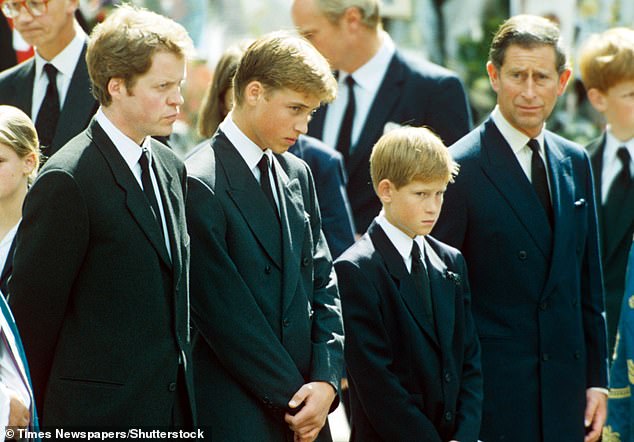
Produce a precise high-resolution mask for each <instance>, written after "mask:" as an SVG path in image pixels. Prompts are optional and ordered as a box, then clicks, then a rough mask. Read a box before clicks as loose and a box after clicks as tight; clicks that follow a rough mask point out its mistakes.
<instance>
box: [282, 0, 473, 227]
mask: <svg viewBox="0 0 634 442" xmlns="http://www.w3.org/2000/svg"><path fill="white" fill-rule="evenodd" d="M379 4H380V1H379V0H294V1H293V6H292V10H291V14H292V17H293V22H294V23H295V26H297V28H298V30H299V31H300V32H301V34H302V35H303V36H304V37H306V38H307V39H308V40H309V41H310V42H311V43H312V44H313V45H315V47H316V48H317V49H318V50H319V51H320V52H321V53H322V55H323V56H324V57H326V59H327V60H328V61H329V62H330V64H331V66H332V68H333V69H336V70H338V71H339V73H338V82H339V94H338V96H337V98H336V99H335V100H334V101H333V102H332V103H331V104H329V105H328V106H325V107H322V108H321V109H319V110H318V111H317V112H316V114H315V117H314V118H313V120H312V122H311V124H310V127H309V129H310V130H309V135H312V136H314V137H316V138H319V139H321V140H322V141H324V142H325V143H326V144H327V145H329V146H331V147H333V148H335V149H337V150H338V151H340V152H341V153H342V155H343V156H344V160H345V163H346V170H347V172H348V186H347V188H348V196H349V198H350V205H351V208H352V214H353V216H354V223H355V228H356V232H357V233H358V234H362V233H363V232H365V230H366V229H367V228H368V226H369V225H370V222H371V221H372V219H373V218H374V217H375V216H376V214H377V213H378V211H379V209H380V206H381V204H380V202H379V199H378V198H377V196H376V194H375V193H374V190H373V189H372V185H371V184H370V183H371V179H370V169H369V160H370V152H371V151H372V146H373V145H374V143H376V141H377V140H378V139H379V137H380V136H381V135H383V133H384V132H385V131H386V129H389V128H391V127H395V126H397V125H406V124H407V125H415V126H422V125H425V126H428V127H430V128H431V129H432V130H433V131H434V132H435V133H437V134H438V135H439V136H440V138H441V139H442V140H443V142H445V144H451V143H453V142H454V141H456V140H458V139H459V138H460V137H461V136H463V135H464V134H466V133H467V132H468V131H469V129H470V128H471V113H470V110H469V104H468V100H467V96H466V93H465V91H464V88H463V85H462V83H461V81H460V79H459V78H458V77H457V76H456V74H455V73H453V72H451V71H449V70H447V69H445V68H443V67H441V66H438V65H435V64H433V63H431V62H429V61H426V60H420V61H418V60H416V61H415V60H412V59H409V58H407V57H405V56H404V55H403V54H402V53H401V52H400V51H399V50H397V49H396V47H395V45H394V42H393V41H392V40H391V39H390V36H389V35H388V34H387V33H386V32H384V31H383V28H382V25H381V14H380V12H381V11H380V8H379Z"/></svg>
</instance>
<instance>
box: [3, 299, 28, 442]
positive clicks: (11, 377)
mask: <svg viewBox="0 0 634 442" xmlns="http://www.w3.org/2000/svg"><path fill="white" fill-rule="evenodd" d="M0 296H2V297H4V294H3V293H2V292H0ZM0 328H1V329H2V331H3V332H4V334H5V336H6V338H7V341H8V342H9V345H10V346H12V349H9V348H7V347H6V346H5V345H4V341H3V340H0V437H1V438H2V440H4V436H5V430H6V427H7V425H8V424H9V413H10V410H11V407H10V404H11V395H10V393H11V392H12V393H14V394H17V396H18V398H19V399H20V400H21V401H22V403H23V404H24V405H25V406H26V408H31V394H30V391H29V387H28V385H27V384H25V382H26V371H25V369H24V366H23V365H22V359H21V358H20V355H19V354H18V352H17V345H16V342H15V336H13V332H12V331H11V328H10V327H9V324H8V323H7V320H6V319H5V317H4V315H2V314H0ZM9 351H13V356H11V354H9V353H8V352H9ZM14 360H15V362H17V363H18V364H19V367H18V366H16V364H15V362H14Z"/></svg>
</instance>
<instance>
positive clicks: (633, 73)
mask: <svg viewBox="0 0 634 442" xmlns="http://www.w3.org/2000/svg"><path fill="white" fill-rule="evenodd" d="M579 70H580V71H581V78H582V80H583V84H584V86H585V87H586V89H593V88H594V89H598V90H599V91H601V92H607V91H608V89H610V88H611V87H613V86H616V85H617V84H618V83H621V82H623V81H630V80H634V30H633V29H629V28H613V29H608V30H607V31H605V32H603V33H601V34H593V35H591V36H590V38H589V39H588V40H587V41H586V42H585V44H584V45H583V47H582V49H581V56H580V59H579Z"/></svg>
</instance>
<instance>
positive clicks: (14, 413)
mask: <svg viewBox="0 0 634 442" xmlns="http://www.w3.org/2000/svg"><path fill="white" fill-rule="evenodd" d="M9 391H10V390H9ZM10 398H11V401H10V403H9V423H8V424H7V428H13V429H18V428H26V427H27V426H28V425H29V421H30V420H31V413H30V412H29V409H28V408H26V406H25V405H24V403H23V402H22V400H20V399H19V398H18V395H17V394H16V393H15V392H13V391H10Z"/></svg>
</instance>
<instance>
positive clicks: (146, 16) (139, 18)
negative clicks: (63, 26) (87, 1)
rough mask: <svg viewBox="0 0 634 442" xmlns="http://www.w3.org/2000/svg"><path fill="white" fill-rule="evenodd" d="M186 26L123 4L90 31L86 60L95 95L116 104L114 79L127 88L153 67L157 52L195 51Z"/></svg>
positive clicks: (181, 54) (185, 53) (180, 54)
mask: <svg viewBox="0 0 634 442" xmlns="http://www.w3.org/2000/svg"><path fill="white" fill-rule="evenodd" d="M193 48H194V45H193V43H192V40H191V38H190V37H189V35H188V34H187V31H186V30H185V28H184V27H183V26H181V25H179V24H178V23H176V22H175V21H173V20H171V19H169V18H167V17H164V16H162V15H159V14H156V13H154V12H150V11H148V10H145V9H141V8H137V7H133V6H130V5H122V6H119V7H118V8H117V9H115V11H114V12H113V13H112V14H111V15H109V16H108V18H106V19H105V20H104V21H103V22H102V23H100V24H98V25H97V26H95V28H94V29H93V31H92V33H91V34H90V40H89V42H88V49H87V51H86V63H87V65H88V74H89V75H90V80H91V82H92V93H93V95H94V97H95V98H96V99H97V101H99V103H100V104H102V105H104V106H108V105H110V103H112V97H111V96H110V93H109V92H108V82H109V81H110V79H111V78H122V79H123V80H124V82H125V86H126V88H128V89H130V88H132V87H134V85H135V82H136V79H137V77H139V76H141V75H143V74H145V73H146V72H148V71H149V70H150V68H151V67H152V60H153V57H154V55H155V54H156V53H157V52H167V53H171V54H174V55H176V56H177V57H181V58H188V57H189V56H190V55H192V54H193V52H194V50H193Z"/></svg>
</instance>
